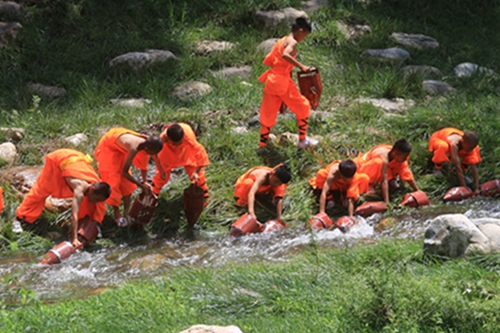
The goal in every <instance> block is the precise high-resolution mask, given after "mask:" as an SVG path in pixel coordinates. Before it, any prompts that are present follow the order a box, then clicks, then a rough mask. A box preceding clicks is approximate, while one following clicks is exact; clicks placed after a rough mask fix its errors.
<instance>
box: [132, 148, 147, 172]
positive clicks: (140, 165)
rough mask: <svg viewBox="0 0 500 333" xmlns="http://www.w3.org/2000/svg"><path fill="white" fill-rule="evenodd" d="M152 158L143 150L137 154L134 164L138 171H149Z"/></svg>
mask: <svg viewBox="0 0 500 333" xmlns="http://www.w3.org/2000/svg"><path fill="white" fill-rule="evenodd" d="M150 157H151V156H149V155H148V154H147V153H146V152H145V151H144V150H141V151H139V152H137V154H136V155H135V157H134V160H133V161H132V162H133V164H134V166H135V167H136V168H137V169H139V170H147V169H148V164H149V158H150Z"/></svg>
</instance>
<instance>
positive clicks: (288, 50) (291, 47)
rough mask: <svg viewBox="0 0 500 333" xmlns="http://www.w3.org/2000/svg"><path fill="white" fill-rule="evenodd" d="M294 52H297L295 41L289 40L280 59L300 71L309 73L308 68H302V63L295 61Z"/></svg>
mask: <svg viewBox="0 0 500 333" xmlns="http://www.w3.org/2000/svg"><path fill="white" fill-rule="evenodd" d="M296 51H297V41H296V40H295V39H289V42H288V44H287V46H286V47H285V50H284V51H283V55H282V58H283V59H285V60H286V61H287V62H289V63H291V64H292V65H294V66H295V67H298V68H299V69H300V70H301V71H303V72H309V71H310V70H311V69H310V67H307V66H304V65H303V64H302V63H300V62H299V61H298V60H297V59H295V58H294V57H293V55H294V54H295V53H296Z"/></svg>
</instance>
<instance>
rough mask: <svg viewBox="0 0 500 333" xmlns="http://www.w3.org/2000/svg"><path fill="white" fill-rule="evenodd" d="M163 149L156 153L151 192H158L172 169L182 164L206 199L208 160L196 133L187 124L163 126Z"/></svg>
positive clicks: (161, 135) (161, 137) (161, 136)
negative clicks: (154, 173)
mask: <svg viewBox="0 0 500 333" xmlns="http://www.w3.org/2000/svg"><path fill="white" fill-rule="evenodd" d="M160 139H161V140H162V141H163V149H162V150H161V152H160V153H159V154H158V160H159V161H157V163H156V164H157V165H158V168H157V169H156V175H155V176H154V178H153V192H154V193H155V194H159V193H160V191H161V189H162V187H163V185H165V184H166V183H168V181H169V179H170V174H171V172H172V169H174V168H177V167H181V166H183V167H184V169H185V170H186V173H187V175H188V177H189V179H190V180H191V183H192V184H196V185H197V186H198V187H199V188H201V189H202V190H203V191H204V196H205V200H208V186H207V179H206V176H205V167H207V166H208V165H209V164H210V162H209V160H208V155H207V152H206V151H205V147H203V145H202V144H201V143H199V142H198V141H197V140H196V134H195V133H194V131H193V129H192V128H191V126H190V125H189V124H185V123H172V124H168V125H166V126H165V128H164V129H163V132H162V133H161V134H160Z"/></svg>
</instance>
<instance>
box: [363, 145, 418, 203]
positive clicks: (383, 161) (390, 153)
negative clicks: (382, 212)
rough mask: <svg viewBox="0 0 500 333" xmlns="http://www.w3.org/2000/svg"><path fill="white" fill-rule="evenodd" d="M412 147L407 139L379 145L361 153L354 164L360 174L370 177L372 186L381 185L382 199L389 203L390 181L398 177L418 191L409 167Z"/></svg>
mask: <svg viewBox="0 0 500 333" xmlns="http://www.w3.org/2000/svg"><path fill="white" fill-rule="evenodd" d="M410 152H411V145H410V143H409V142H408V141H407V140H406V139H399V140H397V141H396V142H395V143H394V145H393V146H392V147H391V146H390V145H385V144H383V145H378V146H375V147H373V148H372V149H371V150H370V151H369V152H368V153H366V154H363V153H360V154H359V156H358V157H357V158H355V159H354V162H356V164H357V165H358V172H360V173H364V174H366V175H368V177H369V178H370V185H371V186H373V185H375V184H380V185H381V189H382V198H383V200H384V201H385V202H389V181H392V180H396V178H397V176H399V178H400V179H401V180H402V181H405V182H407V183H408V184H409V185H410V187H411V188H412V189H413V190H414V191H418V186H417V183H416V182H415V179H414V178H413V173H412V172H411V170H410V168H409V167H408V160H409V159H410Z"/></svg>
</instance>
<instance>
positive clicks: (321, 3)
mask: <svg viewBox="0 0 500 333" xmlns="http://www.w3.org/2000/svg"><path fill="white" fill-rule="evenodd" d="M300 7H301V8H302V9H303V10H305V11H306V12H315V11H317V10H319V9H321V8H325V7H328V0H309V1H302V2H301V3H300Z"/></svg>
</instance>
